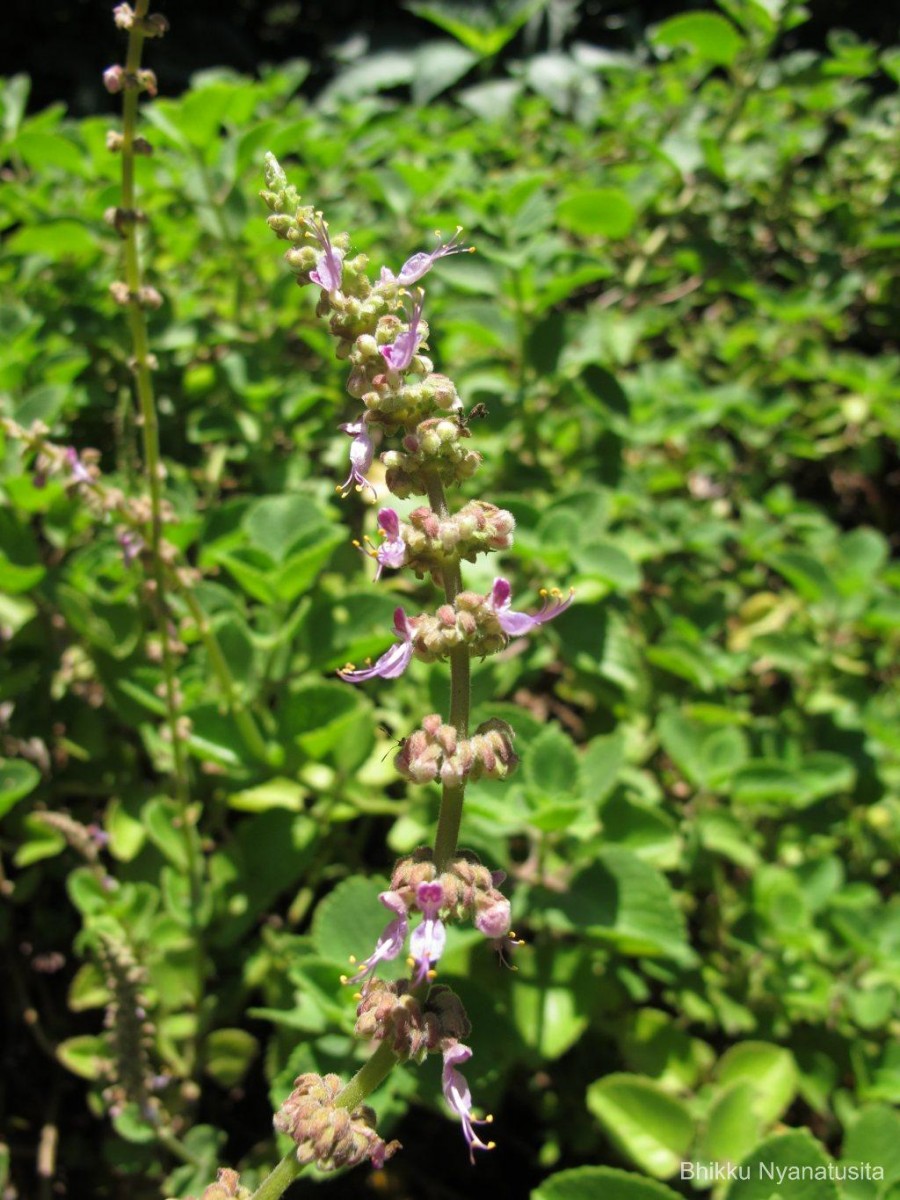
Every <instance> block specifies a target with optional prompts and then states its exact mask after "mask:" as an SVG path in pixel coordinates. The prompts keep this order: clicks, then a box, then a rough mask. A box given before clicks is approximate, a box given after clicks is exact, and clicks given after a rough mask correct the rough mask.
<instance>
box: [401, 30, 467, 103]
mask: <svg viewBox="0 0 900 1200" xmlns="http://www.w3.org/2000/svg"><path fill="white" fill-rule="evenodd" d="M476 62H478V56H477V55H476V54H473V52H472V51H471V50H467V49H466V48H465V46H461V45H459V43H458V42H448V41H445V40H443V39H440V40H438V41H433V42H426V43H425V44H424V45H423V46H420V47H419V49H418V50H417V51H416V56H415V74H414V75H413V79H412V97H413V103H414V104H419V105H425V104H428V103H429V102H430V101H431V100H433V99H434V98H435V96H439V95H440V94H441V92H444V91H446V90H447V88H449V87H452V86H453V84H454V83H456V82H458V80H460V79H462V77H463V76H464V75H465V74H467V72H468V71H469V70H470V69H471V68H472V67H473V66H474V65H475V63H476Z"/></svg>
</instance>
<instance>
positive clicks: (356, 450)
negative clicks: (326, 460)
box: [337, 417, 378, 497]
mask: <svg viewBox="0 0 900 1200" xmlns="http://www.w3.org/2000/svg"><path fill="white" fill-rule="evenodd" d="M338 429H340V430H341V431H342V432H343V433H347V434H349V435H350V437H352V438H353V441H352V442H351V443H350V474H349V475H348V476H347V478H346V479H345V480H344V482H343V483H342V484H340V485H339V487H338V488H337V491H339V492H340V493H341V495H342V496H346V495H347V494H348V493H349V492H350V490H351V489H352V488H354V487H355V488H356V490H357V491H358V492H361V491H362V489H363V488H364V487H367V488H369V489H370V490H371V492H372V495H373V496H376V497H377V495H378V493H377V492H376V491H375V489H374V487H372V485H371V483H369V481H368V479H366V471H368V469H369V467H371V465H372V459H373V458H374V457H375V446H374V444H373V442H372V439H371V438H370V437H369V430H368V428H367V426H366V424H365V422H364V421H363V419H362V417H360V419H359V420H358V421H347V422H345V423H344V424H343V425H339V426H338Z"/></svg>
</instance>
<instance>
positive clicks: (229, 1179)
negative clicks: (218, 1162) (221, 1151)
mask: <svg viewBox="0 0 900 1200" xmlns="http://www.w3.org/2000/svg"><path fill="white" fill-rule="evenodd" d="M250 1195H251V1192H250V1189H249V1188H245V1187H242V1186H241V1177H240V1175H238V1173H237V1171H232V1170H229V1168H227V1167H221V1168H220V1169H219V1171H218V1173H217V1176H216V1182H215V1183H211V1184H209V1186H208V1187H205V1188H204V1189H203V1192H202V1193H201V1195H200V1200H250ZM187 1200H194V1197H193V1196H188V1198H187Z"/></svg>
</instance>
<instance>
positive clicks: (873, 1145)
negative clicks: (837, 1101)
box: [841, 1104, 900, 1200]
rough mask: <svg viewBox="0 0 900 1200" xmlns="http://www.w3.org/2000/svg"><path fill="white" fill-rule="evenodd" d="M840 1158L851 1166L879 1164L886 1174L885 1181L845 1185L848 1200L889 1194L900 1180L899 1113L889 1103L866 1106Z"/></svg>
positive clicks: (856, 1119) (849, 1133)
mask: <svg viewBox="0 0 900 1200" xmlns="http://www.w3.org/2000/svg"><path fill="white" fill-rule="evenodd" d="M841 1159H842V1161H843V1162H845V1163H847V1164H848V1165H858V1164H859V1163H872V1165H873V1166H874V1165H876V1164H877V1165H878V1166H880V1167H881V1168H882V1170H883V1171H884V1180H883V1182H874V1183H873V1182H872V1181H870V1180H861V1181H860V1180H854V1181H852V1182H850V1181H848V1182H846V1183H845V1184H844V1193H845V1196H846V1200H868V1198H869V1197H872V1198H874V1197H876V1196H878V1197H881V1196H882V1195H887V1194H888V1192H889V1188H890V1185H891V1184H892V1183H895V1182H896V1181H897V1180H900V1113H898V1112H897V1111H896V1109H894V1108H890V1107H888V1105H886V1104H870V1105H866V1106H865V1107H864V1108H863V1109H861V1110H860V1112H859V1113H858V1114H857V1116H856V1117H855V1119H854V1120H853V1121H852V1123H851V1124H850V1127H849V1128H848V1130H847V1134H846V1137H845V1138H844V1145H843V1149H842V1153H841Z"/></svg>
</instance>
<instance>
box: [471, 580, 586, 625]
mask: <svg viewBox="0 0 900 1200" xmlns="http://www.w3.org/2000/svg"><path fill="white" fill-rule="evenodd" d="M511 594H512V589H511V588H510V586H509V580H508V579H503V578H498V579H495V580H494V586H493V588H492V589H491V596H490V602H491V606H492V608H493V609H494V612H495V613H496V614H497V620H498V622H499V624H500V628H501V629H502V630H503V632H504V633H508V634H509V636H510V637H520V636H521V635H522V634H523V633H530V632H531V630H532V629H535V628H536V627H537V626H538V625H543V624H544V623H545V622H546V621H552V620H553V618H554V617H558V616H559V614H560V613H561V612H563V611H564V610H565V609H567V608H568V607H569V605H570V604H571V603H572V597H573V596H574V594H575V593H574V592H570V593H569V595H568V596H567V597H566V598H565V600H563V598H562V595H561V593H560V592H558V591H557V590H556V589H555V588H554V590H553V591H552V592H547V591H544V590H542V592H541V595H542V596H543V597H544V605H543V607H542V608H541V611H540V612H538V613H535V614H534V616H533V617H532V616H529V614H528V613H522V612H513V610H512V608H510V596H511Z"/></svg>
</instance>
